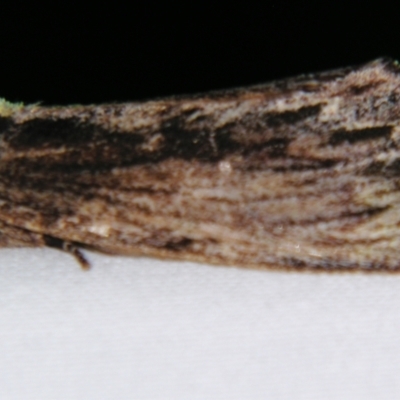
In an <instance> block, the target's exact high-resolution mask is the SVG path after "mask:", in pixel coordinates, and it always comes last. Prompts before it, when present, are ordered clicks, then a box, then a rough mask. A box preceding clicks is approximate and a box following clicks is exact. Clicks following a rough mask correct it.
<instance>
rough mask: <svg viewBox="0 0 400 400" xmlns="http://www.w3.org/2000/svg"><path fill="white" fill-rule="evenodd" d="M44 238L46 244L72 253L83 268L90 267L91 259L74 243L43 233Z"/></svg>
mask: <svg viewBox="0 0 400 400" xmlns="http://www.w3.org/2000/svg"><path fill="white" fill-rule="evenodd" d="M43 239H44V243H45V245H46V246H48V247H52V248H53V249H59V250H63V251H65V252H67V253H69V254H71V255H72V256H73V257H74V258H75V259H76V261H78V263H79V265H80V266H81V267H82V269H84V270H88V269H90V263H89V261H88V260H87V259H86V258H85V256H84V255H83V254H82V252H81V251H80V250H79V248H78V247H77V246H76V245H75V244H74V243H72V242H70V241H67V240H63V239H59V238H56V237H53V236H49V235H43Z"/></svg>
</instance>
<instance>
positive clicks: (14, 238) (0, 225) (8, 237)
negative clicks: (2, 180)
mask: <svg viewBox="0 0 400 400" xmlns="http://www.w3.org/2000/svg"><path fill="white" fill-rule="evenodd" d="M43 246H47V247H52V248H55V249H59V250H63V251H66V252H67V253H70V254H72V256H74V257H75V259H76V260H77V261H78V263H79V265H80V266H81V267H82V269H85V270H87V269H89V268H90V263H89V261H87V260H86V258H85V256H84V255H83V254H82V253H81V252H80V250H79V249H78V247H77V246H75V245H74V244H73V243H72V242H69V241H67V240H62V239H58V238H55V237H53V236H49V235H43V234H42V233H37V232H33V231H30V230H28V229H23V228H19V227H18V226H14V225H8V224H6V223H5V222H3V221H0V248H1V247H43Z"/></svg>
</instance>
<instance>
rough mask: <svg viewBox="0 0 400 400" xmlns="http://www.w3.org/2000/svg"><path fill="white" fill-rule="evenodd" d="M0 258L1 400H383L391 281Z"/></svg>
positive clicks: (392, 322)
mask: <svg viewBox="0 0 400 400" xmlns="http://www.w3.org/2000/svg"><path fill="white" fill-rule="evenodd" d="M88 258H89V259H90V260H91V262H92V264H93V269H92V270H91V271H89V272H82V271H81V270H80V269H79V267H78V266H77V265H76V262H75V261H74V260H73V259H72V258H71V257H70V256H69V255H66V254H63V253H61V252H58V251H55V250H49V249H36V250H28V249H20V250H8V249H6V250H1V251H0V285H1V288H0V399H10V400H11V399H24V400H27V399H40V400H46V399H52V400H53V399H99V400H100V399H325V400H326V399H341V400H343V399H352V400H356V399H383V398H385V399H394V398H399V396H400V339H399V336H400V275H379V274H370V275H368V274H349V273H345V274H321V273H320V274H312V273H287V272H266V271H250V270H241V269H236V268H227V267H213V266H206V265H198V264H193V263H183V262H163V261H158V260H152V259H146V258H121V257H108V256H102V255H98V254H94V253H88Z"/></svg>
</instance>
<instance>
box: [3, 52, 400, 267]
mask: <svg viewBox="0 0 400 400" xmlns="http://www.w3.org/2000/svg"><path fill="white" fill-rule="evenodd" d="M63 242H67V243H73V244H75V245H77V246H84V247H89V248H94V249H97V250H100V251H104V252H108V253H122V254H143V255H151V256H156V257H162V258H181V259H188V260H196V261H204V262H209V263H216V264H232V265H238V266H244V267H294V268H315V269H317V268H322V269H362V270H398V269H399V270H400V70H399V67H398V66H397V64H396V63H395V62H393V61H391V60H377V61H374V62H371V63H369V64H366V65H364V66H361V67H357V68H347V69H342V70H338V71H333V72H328V73H322V74H314V75H306V76H301V77H298V78H293V79H287V80H283V81H278V82H273V83H270V84H266V85H259V86H255V87H250V88H243V89H234V90H226V91H221V92H215V93H210V94H201V95H195V96H184V97H177V98H168V99H161V100H156V101H148V102H144V103H130V104H111V105H100V106H73V107H51V108H45V107H39V106H26V107H21V106H15V107H13V106H12V105H7V104H6V103H4V104H3V105H0V246H27V245H31V246H38V245H51V246H55V247H63V246H62V245H61V243H63ZM64 248H65V246H64Z"/></svg>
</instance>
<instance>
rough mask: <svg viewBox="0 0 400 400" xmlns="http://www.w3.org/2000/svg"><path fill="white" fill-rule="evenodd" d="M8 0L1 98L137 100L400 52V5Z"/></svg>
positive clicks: (0, 48)
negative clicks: (42, 2)
mask: <svg viewBox="0 0 400 400" xmlns="http://www.w3.org/2000/svg"><path fill="white" fill-rule="evenodd" d="M46 4H47V5H40V4H39V3H37V2H26V3H25V4H23V5H21V4H15V3H13V2H4V4H2V5H1V9H0V19H1V21H0V97H5V98H6V99H8V100H10V101H24V102H25V103H32V102H38V101H41V102H42V103H43V104H68V103H83V104H88V103H101V102H114V101H132V100H141V99H148V98H152V97H160V96H168V95H173V94H183V93H195V92H202V91H207V90H215V89H221V88H230V87H235V86H243V85H250V84H256V83H261V82H267V81H270V80H274V79H279V78H284V77H287V76H293V75H297V74H301V73H306V72H316V71H320V70H327V69H333V68H337V67H341V66H347V65H352V64H360V63H363V62H366V61H369V60H372V59H374V58H377V57H380V56H389V57H393V58H397V59H400V33H399V32H400V4H397V2H393V3H392V6H391V7H390V6H388V5H386V4H384V3H382V2H365V1H359V2H348V3H343V4H340V3H338V2H325V1H318V2H315V3H311V2H298V3H297V4H295V3H292V2H284V1H259V2H255V3H254V4H252V3H250V2H249V3H233V2H232V3H223V4H224V5H222V3H220V4H219V3H215V4H211V5H210V4H208V5H203V4H202V3H201V2H183V3H182V4H180V3H177V4H175V3H173V2H171V3H170V4H168V5H166V4H162V3H159V4H158V3H156V2H154V3H143V4H141V3H135V2H131V1H125V2H121V3H118V2H107V3H106V2H104V3H103V2H93V3H90V5H88V4H85V3H84V2H82V1H80V2H78V1H77V2H75V1H68V2H54V4H53V5H51V3H46Z"/></svg>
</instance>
